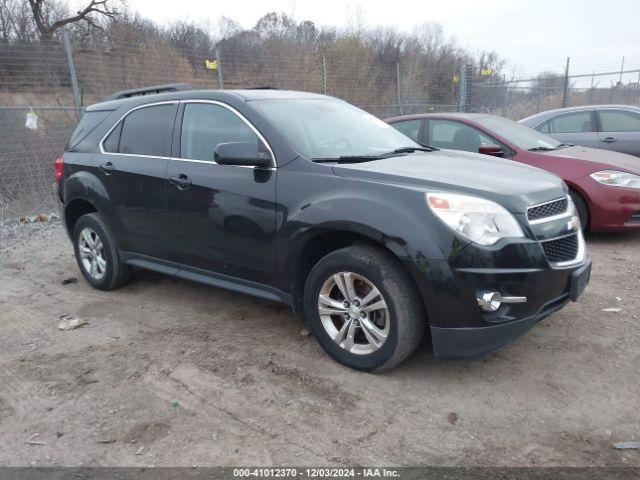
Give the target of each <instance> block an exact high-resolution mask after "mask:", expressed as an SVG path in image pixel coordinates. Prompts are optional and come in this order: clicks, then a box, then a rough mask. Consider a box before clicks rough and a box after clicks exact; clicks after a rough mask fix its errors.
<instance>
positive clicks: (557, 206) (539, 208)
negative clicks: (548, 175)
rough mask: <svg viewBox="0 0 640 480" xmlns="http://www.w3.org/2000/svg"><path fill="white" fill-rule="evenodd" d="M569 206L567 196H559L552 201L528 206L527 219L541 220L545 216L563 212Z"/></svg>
mask: <svg viewBox="0 0 640 480" xmlns="http://www.w3.org/2000/svg"><path fill="white" fill-rule="evenodd" d="M568 208H569V202H568V200H567V198H566V197H565V198H561V199H559V200H554V201H553V202H549V203H543V204H542V205H536V206H535V207H530V208H529V209H528V210H527V218H528V219H529V221H530V222H531V221H535V220H541V219H543V218H547V217H553V216H555V215H560V214H562V213H565V212H566V211H567V209H568Z"/></svg>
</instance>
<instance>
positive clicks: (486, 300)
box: [478, 292, 502, 312]
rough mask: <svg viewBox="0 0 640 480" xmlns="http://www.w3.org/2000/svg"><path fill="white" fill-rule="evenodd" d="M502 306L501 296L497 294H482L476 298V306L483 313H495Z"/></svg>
mask: <svg viewBox="0 0 640 480" xmlns="http://www.w3.org/2000/svg"><path fill="white" fill-rule="evenodd" d="M501 304H502V295H500V294H499V293H498V292H484V293H483V294H482V296H479V297H478V305H480V308H482V310H484V311H485V312H495V311H496V310H498V309H499V308H500V305H501Z"/></svg>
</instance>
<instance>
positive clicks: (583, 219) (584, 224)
mask: <svg viewBox="0 0 640 480" xmlns="http://www.w3.org/2000/svg"><path fill="white" fill-rule="evenodd" d="M569 195H570V196H571V200H572V201H573V204H574V205H575V206H576V210H577V211H578V217H579V218H580V228H582V230H584V231H586V230H587V229H588V228H589V209H588V208H587V204H586V203H585V201H584V200H583V198H582V196H581V195H580V194H579V193H577V192H574V191H573V190H570V191H569Z"/></svg>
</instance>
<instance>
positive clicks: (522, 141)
mask: <svg viewBox="0 0 640 480" xmlns="http://www.w3.org/2000/svg"><path fill="white" fill-rule="evenodd" d="M475 121H476V122H477V123H478V124H480V125H482V126H483V127H485V128H486V129H488V130H491V131H493V132H495V133H497V134H499V135H500V136H501V137H502V138H504V139H505V140H507V141H509V142H511V143H513V144H514V145H515V146H517V147H520V148H522V149H524V150H555V149H556V148H558V147H560V146H561V145H562V144H561V143H560V142H558V141H557V140H556V139H554V138H551V137H549V136H547V135H545V134H543V133H540V132H538V131H537V130H534V129H533V128H529V127H525V126H524V125H521V124H519V123H517V122H514V121H513V120H509V119H508V118H502V117H494V116H490V115H487V116H482V117H478V118H476V119H475Z"/></svg>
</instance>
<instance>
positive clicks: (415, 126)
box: [392, 120, 422, 142]
mask: <svg viewBox="0 0 640 480" xmlns="http://www.w3.org/2000/svg"><path fill="white" fill-rule="evenodd" d="M421 123H422V120H405V121H403V122H396V123H392V126H393V128H395V129H396V130H398V131H400V132H402V133H404V134H405V135H406V136H407V137H409V138H410V139H411V140H415V141H416V142H417V141H418V137H419V136H420V124H421Z"/></svg>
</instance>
